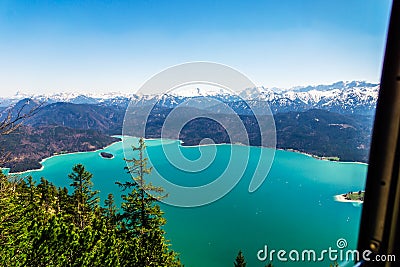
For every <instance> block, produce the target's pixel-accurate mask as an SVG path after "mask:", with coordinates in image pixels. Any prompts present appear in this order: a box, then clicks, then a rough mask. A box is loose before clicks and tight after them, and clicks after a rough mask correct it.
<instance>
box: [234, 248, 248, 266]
mask: <svg viewBox="0 0 400 267" xmlns="http://www.w3.org/2000/svg"><path fill="white" fill-rule="evenodd" d="M233 264H234V266H235V267H246V261H245V260H244V256H243V253H242V251H241V250H239V253H238V255H237V256H236V261H235V262H234V263H233Z"/></svg>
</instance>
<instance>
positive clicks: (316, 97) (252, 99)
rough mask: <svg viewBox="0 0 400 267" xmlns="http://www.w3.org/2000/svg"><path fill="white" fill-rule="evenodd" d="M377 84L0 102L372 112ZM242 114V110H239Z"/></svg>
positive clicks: (1, 102) (0, 102)
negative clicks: (205, 101)
mask: <svg viewBox="0 0 400 267" xmlns="http://www.w3.org/2000/svg"><path fill="white" fill-rule="evenodd" d="M378 91H379V84H373V83H367V82H363V81H352V82H343V81H340V82H336V83H333V84H330V85H317V86H303V87H294V88H291V89H277V88H272V89H271V88H266V87H256V88H247V89H244V90H243V91H242V92H240V93H239V94H233V93H232V92H230V91H227V90H225V89H221V88H217V87H215V86H208V85H204V86H203V85H201V86H199V85H196V86H185V87H183V88H179V89H176V90H173V91H171V92H168V93H167V94H164V95H160V96H156V95H133V94H127V93H121V92H115V93H102V94H95V93H91V94H82V93H59V94H53V95H35V96H29V95H24V94H21V93H19V94H17V95H16V96H14V97H11V98H1V97H0V106H8V105H10V104H13V103H16V102H17V101H19V100H21V99H23V98H26V97H31V98H34V99H37V100H41V101H46V103H49V104H51V103H55V102H67V103H74V104H97V105H105V106H120V107H126V106H127V105H128V103H129V101H133V103H136V104H143V105H146V104H152V103H153V104H154V103H157V105H159V106H163V107H167V108H174V107H176V106H178V105H179V104H182V103H183V102H185V101H187V100H188V99H192V100H196V99H198V100H199V101H200V99H201V98H204V97H210V98H213V99H216V100H218V101H221V102H224V103H229V105H230V106H232V107H235V108H234V109H235V110H236V111H237V112H240V110H244V109H246V108H248V105H246V104H245V101H246V102H247V103H248V104H250V105H251V106H252V107H257V108H263V107H265V106H266V104H268V105H269V107H270V108H271V111H272V112H273V113H278V112H289V111H305V110H309V109H324V110H329V111H333V112H338V113H342V114H352V113H357V114H373V112H374V110H375V106H376V101H377V98H378ZM242 114H243V113H242Z"/></svg>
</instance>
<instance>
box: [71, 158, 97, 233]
mask: <svg viewBox="0 0 400 267" xmlns="http://www.w3.org/2000/svg"><path fill="white" fill-rule="evenodd" d="M68 177H69V178H70V179H71V180H72V183H71V184H70V185H71V186H72V187H73V188H74V193H73V198H74V200H75V203H76V206H75V208H76V223H77V225H78V226H79V227H80V228H81V229H83V228H85V226H86V225H87V222H88V218H87V217H88V216H89V214H90V212H92V211H94V210H95V209H96V208H97V207H98V203H99V198H98V196H97V194H98V191H95V190H93V189H92V188H93V183H92V181H91V179H92V177H93V174H91V173H90V172H88V171H87V170H86V169H85V167H84V166H83V165H82V164H77V165H75V166H74V167H73V168H72V173H70V174H69V175H68Z"/></svg>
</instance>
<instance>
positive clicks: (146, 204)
mask: <svg viewBox="0 0 400 267" xmlns="http://www.w3.org/2000/svg"><path fill="white" fill-rule="evenodd" d="M132 149H133V151H137V152H138V157H137V158H132V159H125V161H126V163H127V167H126V168H125V169H126V170H127V172H128V173H130V174H131V176H132V180H131V181H127V182H125V183H119V182H117V184H118V185H119V186H121V187H122V188H123V190H127V189H129V190H131V192H129V193H128V194H127V195H123V196H122V199H123V203H122V205H121V207H122V211H123V212H122V214H121V219H122V232H123V233H124V234H126V236H127V238H128V239H130V240H134V242H138V243H132V246H137V247H138V249H137V250H136V255H135V256H136V258H137V263H138V264H139V265H137V266H146V267H148V266H179V265H180V263H179V261H177V260H176V255H175V254H174V253H173V252H172V251H170V250H169V249H168V246H169V244H167V241H166V240H165V238H164V230H162V228H161V227H162V226H163V225H164V224H165V223H166V220H165V219H164V218H163V216H162V215H163V212H162V211H161V209H160V206H159V205H157V204H156V203H157V201H159V200H160V199H162V198H164V197H166V195H162V194H163V189H162V188H160V187H156V186H154V185H152V184H151V183H146V181H145V175H147V174H150V172H151V168H149V167H147V158H145V155H144V153H145V149H146V145H145V141H144V139H143V138H140V139H139V145H138V146H137V147H135V146H133V147H132ZM135 238H137V239H135Z"/></svg>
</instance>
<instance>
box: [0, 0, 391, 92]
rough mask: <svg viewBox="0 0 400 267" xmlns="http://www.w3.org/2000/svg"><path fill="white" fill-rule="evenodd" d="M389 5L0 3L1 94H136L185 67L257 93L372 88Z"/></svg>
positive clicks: (211, 0) (369, 0) (371, 0)
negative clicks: (355, 84)
mask: <svg viewBox="0 0 400 267" xmlns="http://www.w3.org/2000/svg"><path fill="white" fill-rule="evenodd" d="M390 6H391V2H390V1H388V0H335V1H325V0H312V1H311V0H297V1H295V0H281V1H278V0H264V1H261V0H260V1H251V0H250V1H239V0H219V1H216V0H203V1H188V0H186V1H176V0H171V1H161V0H160V1H154V0H143V1H111V0H108V1H49V0H48V1H45V0H43V1H35V0H29V1H22V0H21V1H18V0H3V1H0V59H1V60H0V80H1V84H0V93H1V94H2V95H10V94H14V93H16V92H17V91H23V92H27V93H50V92H60V91H80V92H84V91H87V92H105V91H125V92H134V91H135V90H137V89H138V88H139V87H140V85H141V84H142V83H143V82H145V81H146V79H148V78H150V77H151V76H152V75H154V74H156V73H157V72H159V71H161V70H163V69H165V68H167V67H169V66H172V65H176V64H179V63H184V62H188V61H213V62H218V63H222V64H227V65H229V66H232V67H234V68H236V69H238V70H240V71H241V72H243V73H244V74H246V75H247V76H248V77H249V78H251V79H252V80H253V81H254V82H255V83H256V84H257V85H263V86H266V87H274V86H276V87H285V88H288V87H292V86H296V85H308V84H325V83H332V82H335V81H338V80H367V81H371V82H378V81H379V76H380V70H381V65H382V57H383V52H384V45H385V39H386V30H387V23H388V19H389V13H390Z"/></svg>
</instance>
